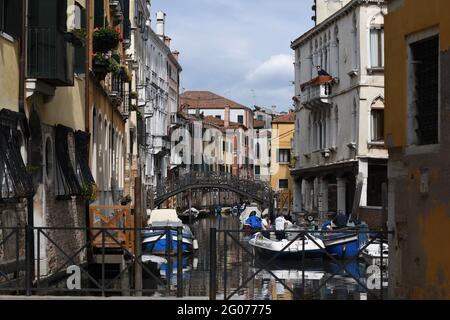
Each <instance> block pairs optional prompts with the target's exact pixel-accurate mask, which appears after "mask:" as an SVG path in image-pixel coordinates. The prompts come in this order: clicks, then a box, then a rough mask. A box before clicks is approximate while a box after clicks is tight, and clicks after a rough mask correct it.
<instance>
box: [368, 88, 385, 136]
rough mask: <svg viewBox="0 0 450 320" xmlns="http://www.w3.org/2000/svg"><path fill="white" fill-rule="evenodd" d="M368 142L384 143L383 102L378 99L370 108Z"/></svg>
mask: <svg viewBox="0 0 450 320" xmlns="http://www.w3.org/2000/svg"><path fill="white" fill-rule="evenodd" d="M370 140H371V141H372V142H383V141H384V101H383V98H381V97H378V98H377V99H375V100H374V102H373V103H372V105H371V106H370Z"/></svg>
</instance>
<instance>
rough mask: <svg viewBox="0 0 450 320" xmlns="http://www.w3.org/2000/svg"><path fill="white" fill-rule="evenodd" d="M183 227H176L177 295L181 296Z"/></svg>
mask: <svg viewBox="0 0 450 320" xmlns="http://www.w3.org/2000/svg"><path fill="white" fill-rule="evenodd" d="M183 289H184V288H183V227H178V228H177V297H178V298H181V297H183V291H184V290H183Z"/></svg>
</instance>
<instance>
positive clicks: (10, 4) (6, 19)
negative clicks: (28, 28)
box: [0, 0, 21, 38]
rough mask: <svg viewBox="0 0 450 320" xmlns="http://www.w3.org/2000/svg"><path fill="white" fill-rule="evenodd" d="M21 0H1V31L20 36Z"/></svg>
mask: <svg viewBox="0 0 450 320" xmlns="http://www.w3.org/2000/svg"><path fill="white" fill-rule="evenodd" d="M20 20H21V18H20V1H18V0H0V31H2V32H5V33H7V34H8V35H10V36H12V37H14V38H18V37H19V34H20V23H19V21H20Z"/></svg>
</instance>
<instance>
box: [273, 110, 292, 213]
mask: <svg viewBox="0 0 450 320" xmlns="http://www.w3.org/2000/svg"><path fill="white" fill-rule="evenodd" d="M294 132H295V113H293V112H289V113H288V114H285V115H281V116H279V117H277V118H275V119H274V120H273V121H272V137H271V143H270V144H271V152H270V154H271V160H270V184H271V187H272V190H274V191H275V194H276V203H275V210H276V211H277V213H283V214H291V213H292V204H293V201H292V188H293V186H292V176H291V172H290V169H291V167H292V161H293V160H294V159H293V158H292V142H293V139H294Z"/></svg>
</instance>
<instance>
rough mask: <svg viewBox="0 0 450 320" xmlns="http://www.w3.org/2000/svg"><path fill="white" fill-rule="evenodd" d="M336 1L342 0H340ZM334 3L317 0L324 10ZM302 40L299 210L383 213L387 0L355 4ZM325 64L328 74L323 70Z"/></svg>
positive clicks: (298, 45) (298, 48)
mask: <svg viewBox="0 0 450 320" xmlns="http://www.w3.org/2000/svg"><path fill="white" fill-rule="evenodd" d="M335 2H336V3H337V2H339V1H335ZM340 2H342V1H340ZM325 5H326V6H328V5H330V3H326V2H324V1H317V13H316V14H319V13H320V12H322V11H323V10H322V9H323V8H322V6H325ZM330 8H331V7H327V10H328V11H326V12H328V13H327V16H326V17H322V18H321V19H320V20H321V22H320V23H318V24H317V25H316V26H315V27H314V28H313V29H311V30H309V31H308V32H306V33H305V34H303V35H302V36H300V37H299V38H298V39H296V40H295V41H293V43H292V45H291V47H292V49H293V50H294V51H295V79H296V80H295V97H294V102H295V107H296V125H295V126H296V129H295V130H296V132H295V143H294V145H295V154H294V155H295V158H296V168H295V169H294V170H292V175H293V178H294V212H300V211H303V210H306V211H309V212H319V213H326V212H329V211H334V212H344V213H346V214H351V211H352V207H353V202H354V195H355V190H356V185H357V177H358V176H360V177H361V180H362V183H363V184H362V195H361V199H360V201H359V205H360V206H359V207H360V211H361V210H362V209H365V210H366V211H367V212H369V211H370V212H372V211H373V210H375V211H376V212H379V211H380V207H381V186H382V183H384V182H386V179H387V151H386V150H385V148H384V131H383V125H384V31H383V30H384V29H383V28H384V15H385V14H386V5H385V4H384V2H383V1H360V0H352V1H347V3H346V4H345V5H343V6H341V5H339V6H336V7H333V8H334V9H333V10H331V9H330ZM317 66H320V68H321V69H322V71H326V72H325V73H324V72H321V74H319V73H318V69H317Z"/></svg>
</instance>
